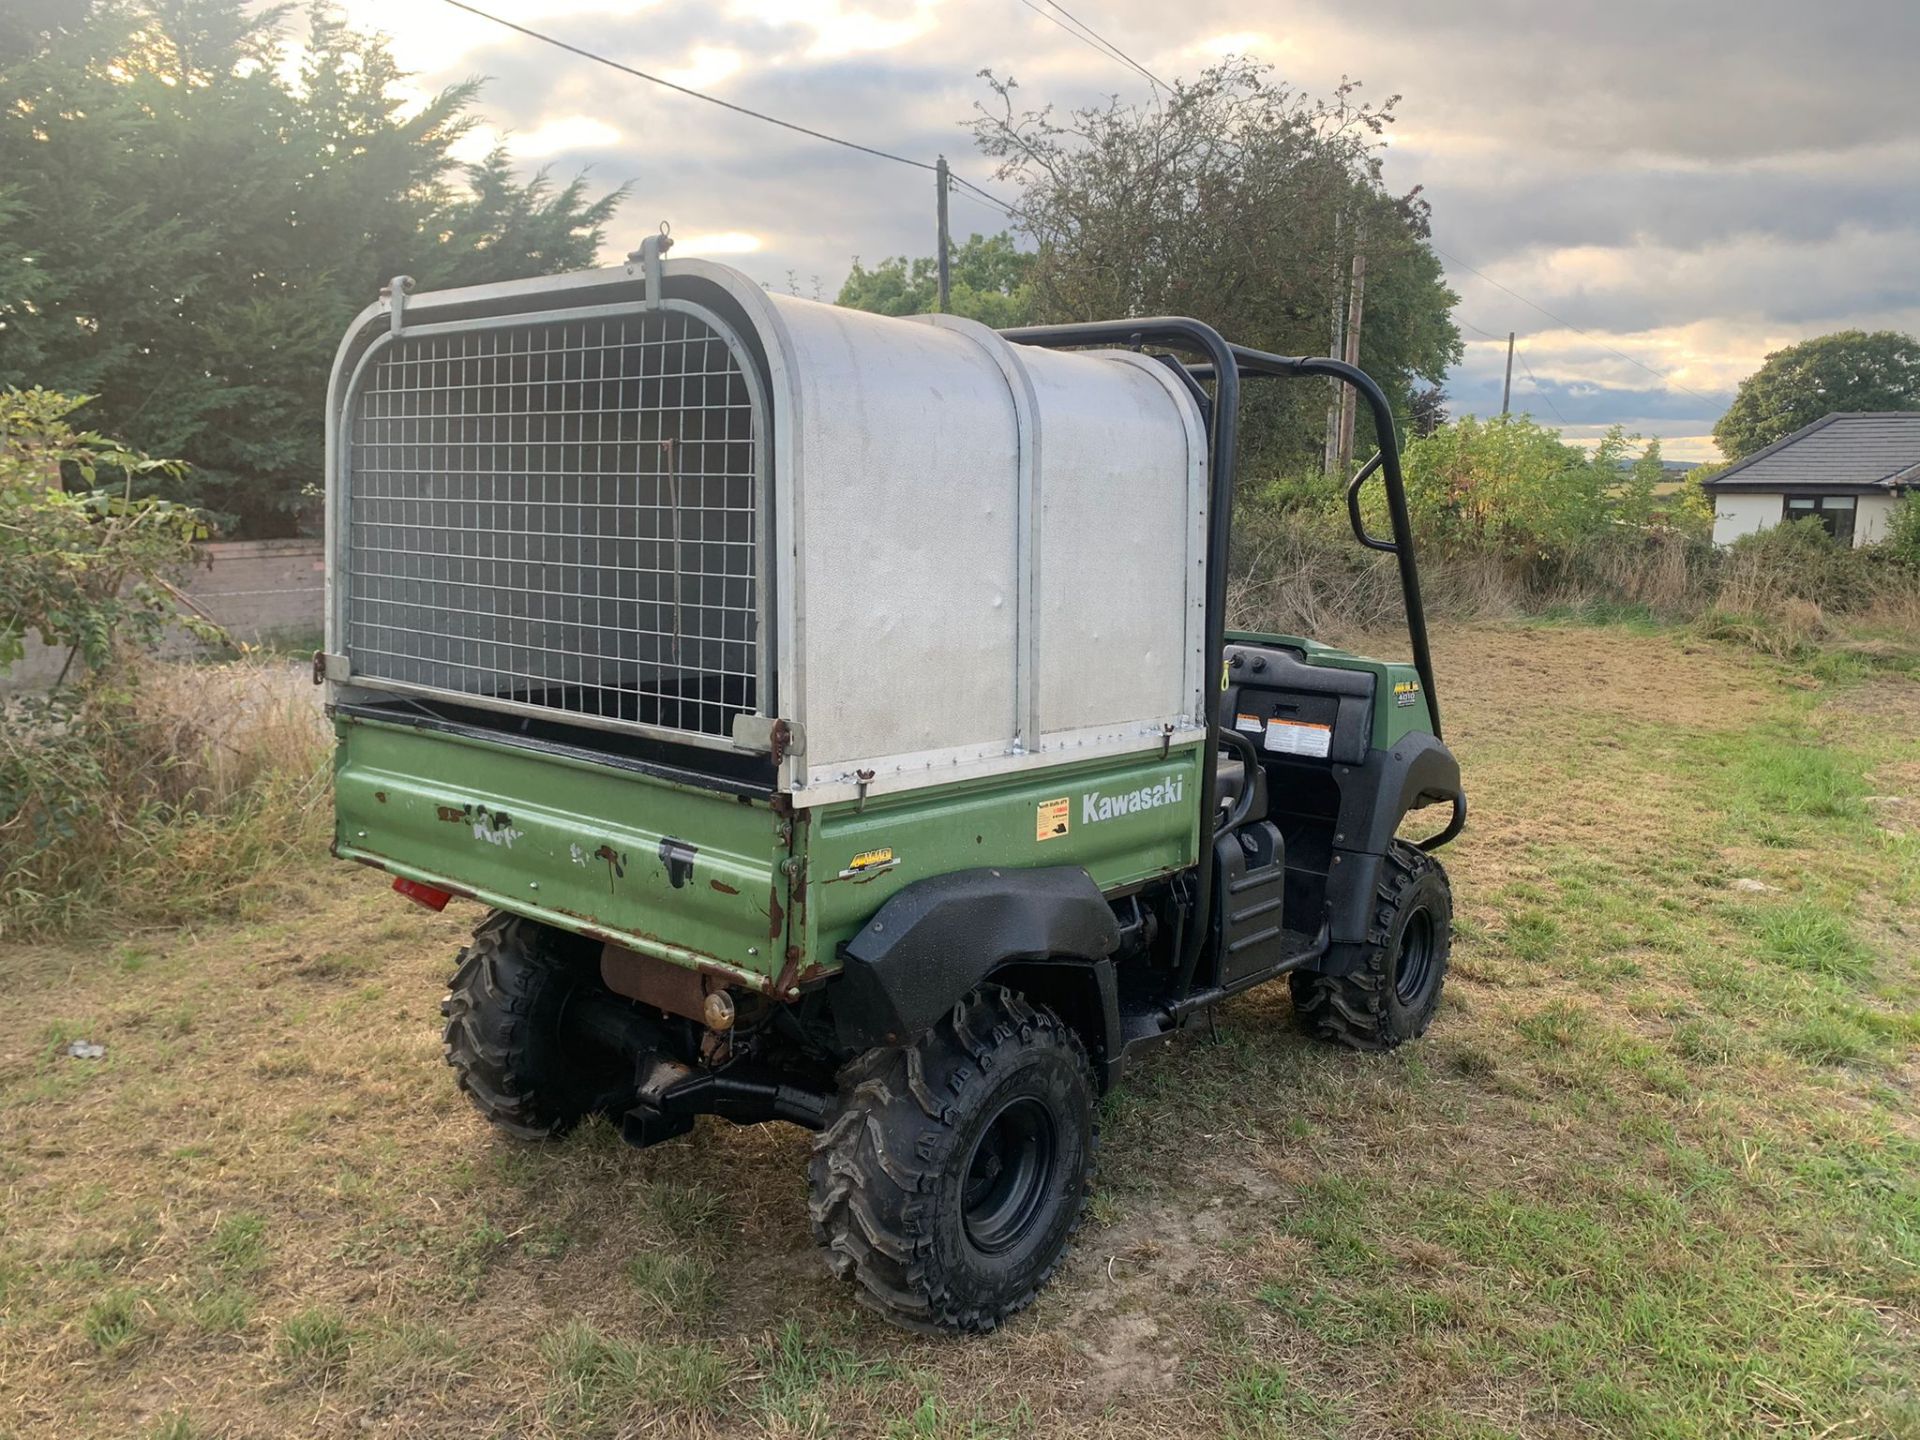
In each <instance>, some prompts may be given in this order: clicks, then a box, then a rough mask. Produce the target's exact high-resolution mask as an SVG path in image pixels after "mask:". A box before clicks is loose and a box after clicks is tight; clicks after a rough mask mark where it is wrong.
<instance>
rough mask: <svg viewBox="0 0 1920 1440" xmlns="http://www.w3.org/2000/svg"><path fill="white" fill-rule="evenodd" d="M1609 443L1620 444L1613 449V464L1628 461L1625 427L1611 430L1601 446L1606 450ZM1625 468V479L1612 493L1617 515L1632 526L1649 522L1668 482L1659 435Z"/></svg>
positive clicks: (1657, 507)
mask: <svg viewBox="0 0 1920 1440" xmlns="http://www.w3.org/2000/svg"><path fill="white" fill-rule="evenodd" d="M1610 446H1616V447H1617V448H1615V449H1613V451H1612V457H1613V463H1614V465H1615V466H1616V467H1617V466H1620V465H1621V464H1622V463H1623V462H1625V460H1626V451H1627V450H1628V449H1629V448H1630V447H1629V444H1628V440H1627V436H1626V434H1625V432H1624V430H1623V429H1622V427H1620V426H1618V425H1615V426H1614V427H1613V428H1612V429H1610V430H1609V431H1608V432H1607V438H1606V439H1605V440H1603V441H1602V442H1601V447H1600V448H1601V450H1602V451H1603V452H1604V451H1607V450H1608V449H1609V447H1610ZM1596 458H1597V457H1596ZM1625 469H1626V475H1625V478H1623V479H1622V480H1621V482H1620V485H1619V488H1618V489H1617V490H1616V491H1615V492H1614V495H1613V512H1614V515H1615V517H1616V518H1617V519H1620V520H1624V521H1625V522H1626V523H1627V524H1629V525H1650V524H1652V523H1653V521H1654V520H1655V519H1656V518H1657V517H1658V514H1659V509H1660V495H1659V487H1660V486H1662V485H1664V484H1666V481H1667V467H1666V466H1665V465H1664V464H1663V463H1661V460H1660V441H1659V438H1658V437H1657V436H1656V437H1655V438H1654V439H1652V440H1649V441H1648V442H1647V445H1646V448H1645V449H1644V450H1642V451H1641V452H1640V454H1639V455H1638V456H1636V457H1635V458H1634V459H1633V461H1632V462H1630V463H1627V464H1626V465H1625Z"/></svg>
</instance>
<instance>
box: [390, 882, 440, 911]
mask: <svg viewBox="0 0 1920 1440" xmlns="http://www.w3.org/2000/svg"><path fill="white" fill-rule="evenodd" d="M393 888H394V889H396V890H398V891H399V892H400V893H401V894H402V895H404V896H406V897H407V899H409V900H411V901H413V903H414V904H416V905H424V906H426V907H427V909H429V910H432V911H434V912H435V913H438V912H439V911H442V910H444V909H446V908H447V901H449V900H451V899H452V898H453V896H451V895H449V894H448V893H447V892H446V891H444V890H436V889H434V888H433V886H431V885H422V884H421V883H420V882H419V881H418V880H408V879H406V878H405V877H403V876H395V877H394V881H393Z"/></svg>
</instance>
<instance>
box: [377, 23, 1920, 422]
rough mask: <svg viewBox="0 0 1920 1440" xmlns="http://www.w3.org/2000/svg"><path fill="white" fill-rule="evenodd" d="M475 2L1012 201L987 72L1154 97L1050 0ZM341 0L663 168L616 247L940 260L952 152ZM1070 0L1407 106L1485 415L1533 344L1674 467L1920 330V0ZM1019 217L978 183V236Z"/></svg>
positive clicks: (1563, 398)
mask: <svg viewBox="0 0 1920 1440" xmlns="http://www.w3.org/2000/svg"><path fill="white" fill-rule="evenodd" d="M476 3H479V4H480V5H481V6H482V8H485V9H489V10H492V11H494V12H495V13H497V14H500V15H503V16H506V17H508V18H510V19H513V20H515V21H518V22H520V23H522V24H525V25H530V26H533V27H535V28H538V29H542V30H546V31H548V32H550V33H553V34H555V35H557V36H560V37H562V38H564V39H566V40H568V41H569V42H571V43H573V44H577V45H580V46H583V47H585V48H588V49H592V50H595V51H598V52H600V53H602V54H605V55H608V56H610V57H613V58H615V59H618V60H621V61H623V62H625V63H627V64H630V65H633V66H636V67H638V68H641V69H644V70H649V71H652V72H654V73H657V74H661V75H664V76H666V77H668V78H670V79H673V80H676V81H678V82H680V83H682V84H685V85H689V86H693V87H696V88H699V89H703V90H706V91H709V92H710V93H712V94H715V95H718V96H721V97H723V98H725V99H728V100H731V101H733V102H735V103H737V104H742V105H748V106H751V107H753V108H755V109H759V110H764V111H768V112H770V113H772V114H775V115H779V116H783V117H786V118H789V119H792V120H795V121H798V122H801V123H804V124H807V125H810V126H813V127H815V128H818V129H822V130H826V131H830V132H832V133H835V134H839V135H843V136H846V137H847V138H849V139H854V140H858V141H861V142H862V143H865V144H870V145H873V146H876V147H878V148H882V149H886V150H891V151H894V152H895V153H898V154H902V155H908V156H914V157H920V158H925V159H931V158H932V157H933V156H934V155H935V154H937V153H940V152H943V151H944V152H945V153H946V154H947V156H948V158H949V159H950V160H952V161H953V163H954V165H955V168H956V169H957V170H959V171H960V172H961V173H962V174H965V175H968V176H970V177H971V178H973V179H975V180H978V181H981V182H983V183H987V184H988V185H989V188H992V181H991V172H990V167H989V165H988V164H987V163H986V162H985V161H983V160H982V159H981V158H980V157H979V156H978V155H976V154H975V153H973V151H972V147H971V142H970V139H969V137H968V136H967V135H966V134H965V133H964V132H962V131H961V130H960V129H959V128H958V126H959V122H961V121H963V120H964V119H965V118H966V117H967V115H968V114H969V113H970V111H971V107H972V106H973V104H974V102H975V101H976V100H978V99H980V98H982V96H983V95H984V93H985V92H984V87H983V85H982V83H981V82H980V81H979V80H978V79H976V78H975V77H976V72H978V71H979V70H980V69H982V68H983V67H992V68H993V69H994V70H995V71H996V72H997V73H999V74H1001V75H1003V76H1004V75H1008V74H1011V75H1013V76H1014V77H1015V78H1016V79H1018V80H1019V82H1020V85H1021V89H1022V92H1023V93H1024V94H1025V95H1026V96H1027V97H1028V98H1029V99H1030V100H1033V101H1035V102H1041V101H1053V102H1055V103H1057V104H1060V105H1062V106H1071V105H1074V104H1080V103H1086V102H1088V101H1092V100H1095V99H1097V98H1098V97H1100V96H1102V95H1105V94H1109V93H1118V94H1120V95H1121V96H1122V97H1123V98H1129V99H1146V98H1148V96H1149V93H1150V88H1149V85H1148V82H1147V81H1146V80H1144V79H1142V78H1141V77H1140V76H1139V75H1138V74H1137V73H1136V72H1134V71H1132V70H1130V69H1128V68H1127V67H1126V66H1124V65H1122V64H1121V63H1120V62H1119V61H1117V60H1115V59H1112V58H1110V57H1109V56H1106V55H1103V54H1101V53H1099V52H1097V51H1096V50H1095V49H1094V48H1093V47H1092V46H1090V45H1088V44H1086V43H1085V42H1083V41H1082V40H1080V39H1078V38H1076V37H1075V36H1073V35H1072V34H1071V33H1069V31H1068V30H1067V29H1065V28H1063V27H1062V26H1061V25H1058V24H1055V23H1052V22H1050V21H1049V19H1047V18H1045V17H1044V16H1043V15H1041V14H1038V13H1036V10H1035V8H1034V7H1035V6H1037V8H1038V9H1039V10H1048V9H1050V8H1051V7H1050V5H1049V3H1048V0H1033V5H1032V6H1030V5H1029V4H1027V3H1025V0H849V3H842V0H476ZM345 8H346V10H347V12H348V14H349V15H350V17H351V18H352V19H353V20H354V21H355V22H356V23H357V24H359V25H361V26H363V27H370V28H379V29H383V30H385V31H387V32H388V33H389V34H391V35H392V36H393V38H394V42H395V48H396V51H397V54H398V56H399V58H400V60H401V62H402V63H403V64H404V65H406V66H407V67H408V68H409V69H411V70H413V71H414V72H415V79H414V81H413V82H412V83H414V84H415V85H417V86H418V87H419V88H420V89H421V90H423V91H424V90H427V89H430V88H434V87H437V86H439V85H441V84H445V83H448V82H450V81H453V80H458V79H463V78H466V77H468V76H472V75H483V76H487V77H490V79H489V83H488V85H487V89H486V91H485V94H484V98H483V101H482V108H483V109H484V111H485V113H486V115H487V117H488V120H489V122H490V128H489V129H488V130H487V131H486V132H484V133H482V134H480V135H477V136H475V137H473V139H472V142H471V143H472V144H473V146H474V148H475V149H484V148H485V145H486V144H487V143H488V142H490V141H491V140H492V139H493V138H495V137H504V138H505V139H506V142H507V144H508V145H509V146H510V147H511V149H512V151H513V153H514V155H515V156H516V157H517V158H518V159H519V160H521V161H522V162H523V163H524V164H526V165H528V166H535V165H542V164H550V165H552V166H553V167H554V168H555V170H556V172H557V173H560V174H563V175H565V174H571V173H572V172H573V171H575V170H577V169H579V168H581V167H588V168H590V170H591V173H592V175H593V177H594V178H595V179H596V180H599V181H604V182H606V183H607V184H608V185H613V184H617V183H620V182H623V181H629V180H630V181H633V182H634V187H635V188H634V195H633V198H632V199H631V200H630V201H629V202H628V204H627V206H626V208H625V210H624V212H623V214H622V216H621V219H620V222H619V224H618V226H617V233H616V234H615V235H614V236H613V237H612V240H611V243H610V245H609V252H610V258H611V257H612V255H614V254H616V253H624V252H625V250H627V249H628V248H630V247H631V246H632V245H633V244H637V243H638V240H639V238H640V237H641V236H642V235H643V234H645V233H646V232H647V231H649V230H651V229H652V228H653V227H654V225H655V224H656V223H657V222H658V221H659V220H661V219H663V218H664V219H669V220H671V222H672V224H673V227H674V233H675V236H676V238H677V240H678V241H679V245H678V247H677V249H676V252H675V253H676V255H689V254H706V255H709V256H714V257H720V258H725V259H727V260H729V261H730V262H731V263H733V264H736V265H738V266H740V267H741V268H742V269H744V270H746V271H747V272H748V273H750V274H752V275H753V276H754V277H755V278H756V279H759V280H762V281H764V282H766V283H769V284H772V285H774V286H777V287H779V288H783V289H784V288H786V286H787V285H788V283H789V277H790V276H792V277H794V283H796V284H797V286H798V288H799V289H800V291H801V293H803V294H810V293H813V291H814V289H815V286H816V284H817V286H818V287H819V289H820V290H821V291H822V292H823V293H824V294H825V295H826V296H827V297H828V298H831V296H832V295H833V293H834V292H835V291H836V290H837V289H838V288H839V284H840V282H841V280H842V279H843V278H844V276H845V274H846V270H847V265H848V261H849V258H850V257H851V256H853V255H856V254H857V255H860V256H863V257H865V258H867V259H869V260H871V259H877V258H880V257H882V256H886V255H891V254H896V253H907V254H915V255H922V254H930V253H931V252H932V250H933V231H932V224H933V221H932V209H933V206H932V192H933V186H932V178H931V176H929V175H927V174H926V173H925V172H923V171H919V170H913V169H909V168H906V167H904V166H899V165H893V164H889V163H886V162H884V161H880V160H875V159H871V158H869V157H867V156H863V155H859V154H856V153H854V152H852V151H848V150H843V149H839V148H836V147H833V146H829V145H824V144H821V143H819V142H817V141H813V140H809V139H806V138H804V137H802V136H799V135H795V134H792V133H790V132H786V131H782V130H777V129H773V128H771V127H769V126H766V125H763V124H760V123H758V122H755V121H753V120H749V119H746V118H743V117H740V116H737V115H731V114H728V113H727V112H724V111H721V110H718V109H716V108H714V107H712V106H708V105H703V104H701V103H700V102H698V101H694V100H689V99H686V98H685V97H682V96H679V95H675V94H673V93H672V92H669V91H666V90H662V89H660V88H658V87H655V86H651V85H647V84H644V83H642V82H640V81H637V80H633V79H631V78H628V77H626V76H622V75H620V74H618V73H616V72H614V71H611V70H608V69H606V68H604V67H602V66H598V65H595V64H592V63H590V62H588V61H586V60H582V59H579V58H577V57H575V56H571V55H568V54H565V53H563V52H560V51H556V50H553V49H551V48H549V47H547V46H544V45H541V44H539V43H538V42H535V41H532V40H529V39H526V38H524V37H521V36H518V35H515V34H513V33H511V32H509V31H505V30H502V29H500V28H499V27H497V26H494V25H490V24H489V23H487V22H486V21H483V20H480V19H476V18H474V17H472V16H468V15H464V14H461V13H460V12H458V11H456V10H453V9H451V8H449V7H448V6H446V5H445V4H443V3H440V0H346V5H345ZM1067 9H1068V10H1069V11H1071V12H1072V14H1073V15H1074V16H1077V17H1078V18H1079V19H1080V20H1081V21H1084V22H1086V23H1087V24H1088V25H1090V26H1091V27H1093V28H1094V29H1096V30H1097V31H1099V32H1100V33H1102V34H1103V35H1105V36H1106V37H1107V38H1108V39H1109V40H1111V41H1113V42H1114V43H1115V44H1116V45H1118V46H1119V47H1120V48H1121V49H1123V50H1125V51H1126V52H1127V53H1128V54H1130V55H1131V56H1132V57H1133V58H1134V59H1136V60H1137V61H1139V62H1140V63H1141V64H1142V65H1143V66H1144V67H1145V68H1146V69H1148V70H1150V71H1152V72H1154V73H1155V74H1157V75H1159V76H1160V77H1162V78H1163V79H1167V80H1172V79H1174V78H1175V77H1180V76H1192V75H1194V74H1195V73H1196V72H1197V71H1199V70H1200V69H1201V68H1202V67H1203V66H1205V65H1206V64H1208V63H1209V62H1211V61H1213V60H1214V59H1216V58H1218V57H1219V56H1221V55H1222V54H1226V53H1231V52H1237V53H1244V54H1251V55H1255V56H1258V57H1259V58H1261V59H1264V60H1266V61H1269V62H1271V63H1272V64H1273V65H1274V66H1275V67H1276V70H1277V71H1278V73H1279V74H1280V75H1281V76H1282V77H1284V78H1285V79H1287V80H1289V81H1292V82H1294V83H1295V84H1297V85H1299V86H1301V87H1303V88H1306V89H1308V90H1311V91H1315V92H1318V93H1325V92H1327V91H1328V90H1329V89H1331V87H1332V86H1333V85H1335V84H1337V83H1338V81H1339V79H1340V77H1341V76H1342V75H1343V74H1345V75H1352V76H1355V77H1357V78H1359V79H1361V80H1363V81H1364V82H1365V84H1366V87H1367V90H1368V92H1369V93H1371V94H1373V95H1375V96H1376V97H1377V96H1384V95H1386V94H1390V93H1398V94H1400V95H1402V96H1403V97H1404V98H1403V100H1402V102H1401V105H1400V111H1399V114H1400V121H1399V123H1398V125H1397V126H1396V127H1395V128H1394V132H1393V135H1392V144H1391V149H1390V152H1389V155H1388V159H1387V179H1388V183H1389V184H1390V185H1391V186H1393V187H1394V188H1395V189H1406V188H1409V187H1411V186H1413V185H1416V184H1417V185H1424V186H1425V187H1426V191H1427V194H1428V196H1429V197H1430V198H1431V200H1432V202H1433V207H1434V241H1435V244H1436V245H1437V246H1438V247H1439V249H1440V250H1441V251H1442V253H1443V254H1444V256H1445V257H1446V258H1447V260H1448V269H1449V272H1450V275H1451V279H1452V283H1453V285H1454V288H1455V289H1456V290H1458V291H1459V292H1460V295H1461V303H1460V306H1459V308H1458V310H1457V311H1456V318H1457V319H1458V320H1459V321H1460V323H1461V328H1462V331H1463V333H1464V335H1465V336H1466V339H1467V358H1466V360H1465V362H1464V363H1463V364H1462V365H1461V366H1460V367H1459V368H1458V370H1456V372H1455V373H1454V374H1453V375H1452V376H1451V377H1450V379H1449V381H1448V388H1449V389H1450V390H1451V392H1452V394H1453V397H1454V407H1455V410H1456V412H1460V411H1475V412H1479V413H1487V412H1488V411H1490V410H1497V409H1498V407H1499V401H1500V376H1501V369H1502V366H1503V363H1504V358H1505V350H1506V333H1507V331H1509V330H1515V331H1518V332H1519V335H1520V342H1519V355H1520V360H1519V362H1518V363H1517V364H1516V366H1515V371H1514V396H1515V399H1514V405H1515V408H1516V409H1522V408H1524V409H1527V410H1530V411H1531V412H1533V413H1534V414H1535V415H1536V416H1538V417H1539V418H1540V419H1541V420H1543V421H1545V422H1546V423H1549V424H1557V425H1562V426H1563V427H1564V428H1565V430H1566V431H1567V433H1568V435H1569V436H1570V437H1575V438H1583V439H1587V438H1591V437H1592V436H1594V435H1596V434H1598V433H1599V432H1600V431H1601V430H1603V429H1604V428H1605V427H1606V426H1607V425H1608V424H1610V423H1613V422H1616V421H1617V422H1621V423H1624V424H1626V425H1627V426H1628V427H1629V428H1630V429H1633V430H1637V431H1640V432H1642V433H1644V434H1648V435H1658V436H1660V437H1661V438H1662V440H1663V442H1664V444H1665V448H1666V453H1667V455H1668V456H1669V458H1677V459H1690V460H1691V459H1707V458H1713V457H1714V455H1715V451H1714V449H1713V442H1712V440H1711V438H1710V437H1709V434H1708V432H1709V430H1710V429H1711V427H1712V424H1713V421H1714V419H1715V418H1717V416H1718V415H1719V414H1720V412H1721V411H1722V410H1723V409H1724V408H1725V406H1726V403H1727V400H1728V399H1729V398H1730V396H1731V394H1732V390H1733V386H1734V385H1735V383H1736V382H1737V381H1738V380H1739V379H1740V377H1741V376H1742V375H1744V374H1746V373H1748V372H1749V371H1751V370H1752V369H1753V368H1754V367H1755V366H1757V365H1758V364H1759V362H1760V360H1761V358H1762V357H1763V356H1764V355H1765V354H1766V352H1767V351H1769V350H1772V349H1775V348H1778V347H1779V346H1781V345H1784V344H1788V343H1791V342H1792V341H1794V340H1797V339H1801V338H1804V337H1806V336H1809V335H1817V334H1821V333H1824V332H1826V331H1830V330H1835V329H1840V328H1845V327H1849V326H1861V327H1866V328H1887V327H1891V328H1896V329H1903V330H1907V331H1914V332H1920V104H1916V103H1915V95H1914V73H1915V64H1916V60H1920V0H1825V3H1822V4H1818V5H1811V4H1807V3H1805V0H1604V3H1603V0H1556V3H1551V4H1549V3H1544V0H1471V3H1468V0H1372V3H1370V4H1363V5H1343V6H1334V5H1332V4H1329V3H1323V0H1313V3H1309V0H1183V3H1179V4H1168V3H1166V0H1067ZM1055 15H1056V17H1058V12H1057V11H1056V12H1055ZM1001 218H1002V217H999V216H998V215H997V213H996V212H994V211H993V210H991V209H989V208H987V207H985V206H982V205H981V204H979V203H978V202H976V201H974V200H972V199H971V198H969V197H966V196H964V195H960V196H956V198H955V200H954V202H953V223H954V227H955V229H956V230H957V231H959V232H960V233H962V234H964V233H966V232H967V231H968V230H972V229H982V230H987V231H991V230H993V229H996V228H999V227H998V226H997V225H996V221H999V220H1001ZM1475 272H1479V273H1475ZM1522 297H1524V298H1522ZM1536 307H1537V308H1536ZM1548 312H1550V313H1548ZM1363 358H1364V357H1363Z"/></svg>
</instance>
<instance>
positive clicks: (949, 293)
mask: <svg viewBox="0 0 1920 1440" xmlns="http://www.w3.org/2000/svg"><path fill="white" fill-rule="evenodd" d="M933 183H934V185H935V186H936V187H937V189H938V191H939V194H938V196H937V199H936V208H935V213H936V214H937V215H938V216H939V230H940V248H939V249H937V250H935V251H934V252H933V253H934V257H935V258H934V268H935V271H936V273H938V275H939V277H940V313H941V314H942V315H946V314H950V313H951V312H952V310H953V275H952V271H951V268H950V265H949V260H948V254H947V252H948V251H949V250H950V249H952V245H953V242H952V240H951V239H950V238H949V237H948V235H947V157H946V156H944V155H942V156H940V157H939V159H938V160H937V161H936V162H935V164H934V167H933Z"/></svg>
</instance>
